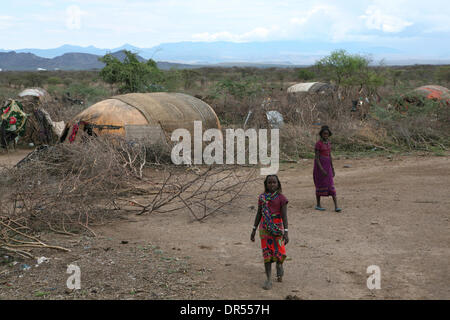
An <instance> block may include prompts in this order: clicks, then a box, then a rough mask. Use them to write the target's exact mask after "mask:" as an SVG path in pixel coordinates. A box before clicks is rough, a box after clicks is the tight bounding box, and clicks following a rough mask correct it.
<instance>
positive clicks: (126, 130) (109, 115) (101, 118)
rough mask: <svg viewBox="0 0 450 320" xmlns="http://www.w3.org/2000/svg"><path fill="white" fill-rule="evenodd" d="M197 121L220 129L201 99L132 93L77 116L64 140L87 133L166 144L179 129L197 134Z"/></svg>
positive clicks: (213, 113) (212, 112) (68, 127)
mask: <svg viewBox="0 0 450 320" xmlns="http://www.w3.org/2000/svg"><path fill="white" fill-rule="evenodd" d="M194 121H201V122H202V128H203V130H206V129H210V128H218V129H220V122H219V119H218V118H217V115H216V113H215V112H214V110H213V109H212V108H211V107H210V106H209V105H208V104H206V103H205V102H203V101H202V100H200V99H197V98H194V97H192V96H189V95H187V94H183V93H167V92H156V93H129V94H124V95H119V96H114V97H111V98H110V99H106V100H103V101H100V102H98V103H96V104H94V105H92V106H90V107H89V108H87V109H85V110H84V111H82V112H81V113H79V114H78V115H76V116H75V117H74V118H73V119H72V120H71V121H69V122H68V123H67V125H66V128H65V131H64V133H63V135H62V137H61V141H69V142H73V141H74V140H75V138H76V135H77V133H78V132H79V131H84V132H87V133H88V134H90V135H93V134H95V135H102V134H114V135H119V136H122V137H124V138H126V139H127V140H146V141H148V142H150V143H155V142H158V141H160V140H161V139H163V141H165V138H166V137H170V135H171V133H172V131H174V130H175V129H178V128H185V129H187V130H189V131H190V132H191V134H193V131H194Z"/></svg>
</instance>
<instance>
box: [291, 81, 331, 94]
mask: <svg viewBox="0 0 450 320" xmlns="http://www.w3.org/2000/svg"><path fill="white" fill-rule="evenodd" d="M332 88H333V86H332V85H331V84H328V83H323V82H304V83H297V84H294V85H292V86H290V87H289V88H288V89H287V92H288V93H294V92H310V93H317V92H322V91H327V90H330V89H332Z"/></svg>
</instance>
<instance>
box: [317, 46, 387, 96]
mask: <svg viewBox="0 0 450 320" xmlns="http://www.w3.org/2000/svg"><path fill="white" fill-rule="evenodd" d="M370 62H371V60H370V59H369V58H367V57H364V56H361V55H358V54H353V55H352V54H349V53H347V52H346V51H345V50H336V51H333V52H332V53H331V54H330V55H329V56H326V57H324V58H322V59H321V60H319V61H317V62H316V64H315V66H316V68H317V69H318V70H319V71H320V72H322V73H324V74H325V76H326V77H328V78H329V79H330V80H333V81H334V82H335V84H336V88H337V89H339V87H344V88H350V87H353V86H359V91H362V89H366V90H367V91H368V93H369V95H371V94H373V93H376V90H377V88H378V87H379V86H381V85H382V84H383V83H384V77H383V76H382V75H381V74H378V73H377V72H375V71H374V70H371V69H370V67H369V64H370Z"/></svg>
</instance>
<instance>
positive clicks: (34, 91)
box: [18, 88, 52, 103]
mask: <svg viewBox="0 0 450 320" xmlns="http://www.w3.org/2000/svg"><path fill="white" fill-rule="evenodd" d="M18 96H19V97H20V98H28V97H35V98H37V99H38V100H39V101H40V102H43V103H46V102H49V101H51V100H52V98H51V96H50V95H49V94H48V92H47V91H45V89H42V88H27V89H24V90H22V91H21V92H20V93H19V94H18Z"/></svg>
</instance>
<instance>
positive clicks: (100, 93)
mask: <svg viewBox="0 0 450 320" xmlns="http://www.w3.org/2000/svg"><path fill="white" fill-rule="evenodd" d="M65 91H66V92H69V93H70V96H71V97H76V98H78V99H83V100H85V101H86V102H87V104H90V103H91V102H97V101H100V100H102V99H105V98H107V97H108V96H109V92H108V90H106V89H105V88H103V87H95V86H92V85H86V84H82V83H74V84H71V85H70V86H68V87H67V89H66V90H65Z"/></svg>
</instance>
